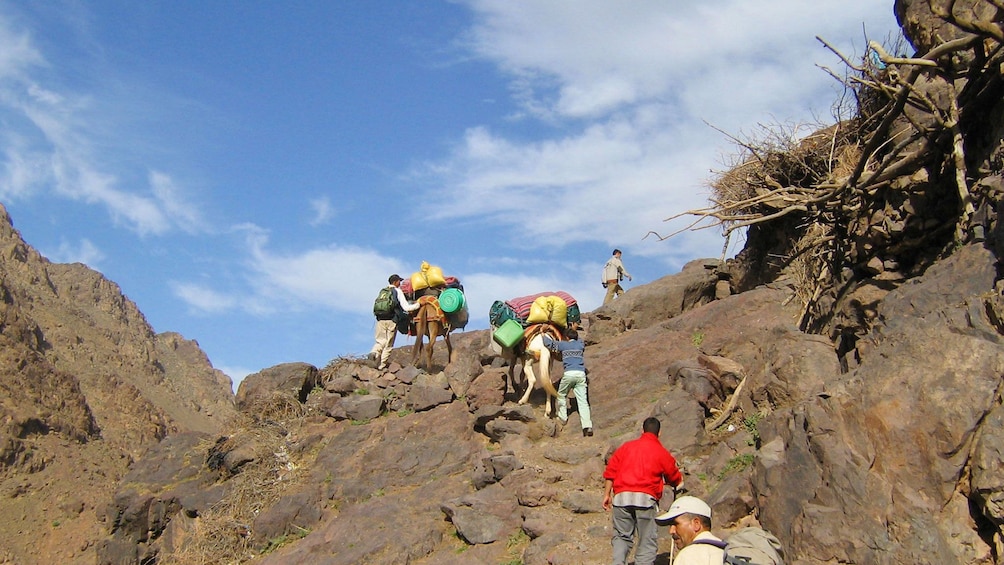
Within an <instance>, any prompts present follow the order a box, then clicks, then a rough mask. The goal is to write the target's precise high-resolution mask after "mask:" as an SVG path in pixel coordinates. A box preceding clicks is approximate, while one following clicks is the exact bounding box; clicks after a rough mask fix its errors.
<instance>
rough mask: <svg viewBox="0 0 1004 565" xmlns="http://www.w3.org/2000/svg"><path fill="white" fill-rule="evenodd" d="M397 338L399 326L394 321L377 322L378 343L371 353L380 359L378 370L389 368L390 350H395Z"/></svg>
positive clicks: (376, 337)
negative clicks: (395, 339)
mask: <svg viewBox="0 0 1004 565" xmlns="http://www.w3.org/2000/svg"><path fill="white" fill-rule="evenodd" d="M396 337H397V324H396V323H394V320H377V323H376V336H375V337H374V339H376V343H375V344H374V345H373V350H372V351H370V353H373V354H375V355H376V356H377V357H379V360H380V362H379V365H377V368H378V369H386V368H387V359H390V350H391V349H393V348H394V338H396Z"/></svg>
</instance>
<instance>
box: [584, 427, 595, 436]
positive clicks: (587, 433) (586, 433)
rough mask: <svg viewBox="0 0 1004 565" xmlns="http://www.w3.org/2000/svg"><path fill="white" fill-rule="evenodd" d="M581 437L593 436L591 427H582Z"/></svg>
mask: <svg viewBox="0 0 1004 565" xmlns="http://www.w3.org/2000/svg"><path fill="white" fill-rule="evenodd" d="M582 437H593V429H592V428H583V430H582Z"/></svg>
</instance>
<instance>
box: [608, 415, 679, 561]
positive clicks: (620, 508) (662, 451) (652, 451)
mask: <svg viewBox="0 0 1004 565" xmlns="http://www.w3.org/2000/svg"><path fill="white" fill-rule="evenodd" d="M661 427H662V425H661V424H660V423H659V420H658V419H657V418H646V419H645V422H643V423H642V434H641V437H639V438H638V439H635V440H631V441H628V442H625V443H624V444H623V445H621V446H620V447H618V448H617V450H616V451H614V453H613V455H611V456H610V461H608V462H607V468H606V470H605V471H603V478H604V479H606V490H605V492H604V493H603V509H604V510H608V511H609V510H610V509H611V508H613V525H614V537H613V539H612V540H611V543H612V545H613V551H614V560H613V563H614V565H624V564H625V563H627V556H628V553H630V552H631V548H632V546H634V535H635V533H637V534H638V549H637V551H635V561H634V562H635V565H652V563H653V562H655V556H656V553H658V550H659V542H658V536H659V528H658V526H657V525H656V523H655V516H656V515H657V514H658V513H659V499H661V498H662V490H663V488H665V485H666V484H669V485H672V486H673V488H674V489H681V487H682V486H683V475H682V474H681V473H680V469H679V468H678V467H677V466H676V459H674V458H673V456H672V455H671V454H670V453H669V451H667V450H666V448H665V447H663V445H662V442H660V441H659V430H660V429H661Z"/></svg>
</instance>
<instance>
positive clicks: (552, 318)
mask: <svg viewBox="0 0 1004 565" xmlns="http://www.w3.org/2000/svg"><path fill="white" fill-rule="evenodd" d="M526 322H527V323H528V324H543V323H545V322H551V323H552V324H555V325H557V326H558V327H562V328H563V327H565V325H567V324H568V304H566V303H565V301H564V300H562V299H561V297H560V296H554V295H551V296H540V297H538V298H537V299H536V300H534V301H533V304H531V305H530V315H529V316H527V317H526Z"/></svg>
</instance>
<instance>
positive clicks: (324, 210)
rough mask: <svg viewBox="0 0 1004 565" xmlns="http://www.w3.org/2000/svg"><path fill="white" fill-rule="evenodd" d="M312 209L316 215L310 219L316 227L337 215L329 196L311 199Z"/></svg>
mask: <svg viewBox="0 0 1004 565" xmlns="http://www.w3.org/2000/svg"><path fill="white" fill-rule="evenodd" d="M310 209H311V210H313V212H314V217H313V218H311V219H310V225H312V226H315V227H316V226H320V225H323V224H326V223H328V220H330V219H331V218H332V217H334V215H335V209H334V207H332V206H331V199H330V198H328V197H327V196H321V197H318V198H312V199H310Z"/></svg>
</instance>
